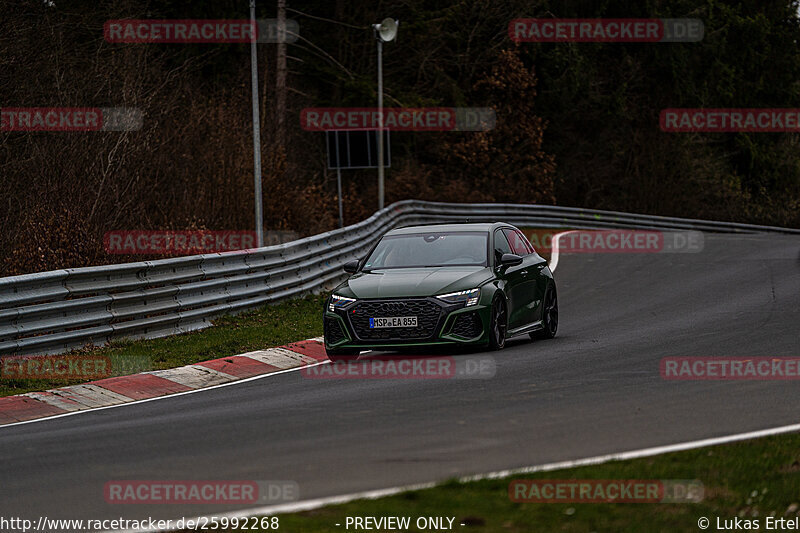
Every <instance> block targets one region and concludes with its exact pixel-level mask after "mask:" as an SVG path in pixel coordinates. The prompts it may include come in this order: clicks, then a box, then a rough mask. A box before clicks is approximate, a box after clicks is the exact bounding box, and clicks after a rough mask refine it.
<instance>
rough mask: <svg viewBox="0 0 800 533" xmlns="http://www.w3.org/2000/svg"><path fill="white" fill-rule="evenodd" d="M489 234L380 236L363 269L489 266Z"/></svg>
mask: <svg viewBox="0 0 800 533" xmlns="http://www.w3.org/2000/svg"><path fill="white" fill-rule="evenodd" d="M486 238H487V234H486V233H485V232H479V231H474V232H472V231H470V232H466V231H459V232H436V233H410V234H407V235H388V236H386V237H384V238H383V239H381V241H380V242H379V243H378V246H376V247H375V249H374V250H373V251H372V253H371V254H370V255H369V257H368V258H367V261H366V262H365V263H364V270H376V269H383V268H412V267H438V266H486V265H487V254H486V250H487V243H486Z"/></svg>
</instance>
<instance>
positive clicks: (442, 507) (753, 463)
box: [264, 434, 800, 533]
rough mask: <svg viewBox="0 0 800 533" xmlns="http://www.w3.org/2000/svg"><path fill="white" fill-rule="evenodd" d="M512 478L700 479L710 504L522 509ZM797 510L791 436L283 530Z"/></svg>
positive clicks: (658, 523) (685, 517) (456, 488)
mask: <svg viewBox="0 0 800 533" xmlns="http://www.w3.org/2000/svg"><path fill="white" fill-rule="evenodd" d="M514 479H540V480H557V479H622V480H632V479H643V480H653V479H683V480H687V479H696V480H699V481H700V482H702V484H703V486H704V498H703V500H702V501H701V502H700V503H680V504H676V503H672V504H662V503H515V502H512V501H510V499H509V494H508V489H509V483H510V481H511V480H514ZM301 492H302V487H301ZM799 505H800V435H798V434H788V435H780V436H774V437H767V438H762V439H757V440H751V441H743V442H739V443H733V444H727V445H721V446H715V447H711V448H701V449H697V450H690V451H683V452H677V453H670V454H666V455H659V456H654V457H650V458H644V459H634V460H629V461H618V462H611V463H606V464H602V465H595V466H587V467H581V468H573V469H568V470H559V471H551V472H543V473H537V474H532V475H520V476H511V477H510V478H506V479H499V480H485V481H477V482H469V483H460V482H458V481H451V482H447V483H444V484H443V485H440V486H437V487H435V488H432V489H426V490H419V491H413V492H406V493H403V494H399V495H396V496H392V497H387V498H381V499H377V500H359V501H354V502H350V503H347V504H342V505H336V506H331V507H325V508H322V509H318V510H314V511H308V512H303V513H296V514H285V515H280V516H279V520H280V530H285V531H298V532H304V533H317V532H329V531H348V530H349V531H354V529H353V526H352V525H351V527H350V528H349V529H346V528H345V524H346V522H345V520H346V518H347V517H348V516H350V517H356V516H360V517H365V516H373V517H381V516H400V517H403V516H408V517H411V527H410V528H408V529H407V530H404V531H421V530H420V529H418V528H416V527H415V525H414V522H415V520H416V519H417V518H418V517H453V518H455V521H454V527H453V530H455V531H469V532H476V533H478V532H480V533H483V532H504V533H522V532H531V531H536V532H538V531H542V532H553V531H563V532H589V531H596V532H606V531H614V532H617V531H636V532H670V533H671V532H675V531H694V532H697V531H702V529H701V528H700V527H698V520H700V519H701V517H706V518H708V519H709V520H710V527H708V529H707V530H708V531H717V518H719V520H720V525H725V524H726V522H724V521H725V520H727V521H728V522H727V524H728V525H729V526H730V527H728V528H727V529H735V528H734V527H733V524H734V523H735V521H736V519H737V518H738V519H739V528H738V529H739V530H742V529H744V528H746V526H745V525H744V521H745V520H750V521H751V527H750V528H748V529H752V528H753V527H752V526H753V525H754V524H753V523H752V521H755V520H757V521H758V527H757V528H755V529H760V530H767V523H766V519H767V517H774V518H786V519H790V518H794V519H797V518H798V511H800V508H799V507H798V506H799ZM337 523H338V524H341V526H336V524H337ZM460 524H464V526H461V525H460ZM796 528H797V526H794V527H791V528H789V527H784V530H785V529H792V530H795V529H796ZM773 530H781V529H780V528H774V529H773ZM264 531H266V530H264Z"/></svg>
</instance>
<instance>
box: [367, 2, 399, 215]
mask: <svg viewBox="0 0 800 533" xmlns="http://www.w3.org/2000/svg"><path fill="white" fill-rule="evenodd" d="M399 25H400V21H399V20H394V19H391V18H385V19H383V21H381V23H380V24H373V25H372V30H373V31H374V32H375V40H377V41H378V209H383V43H388V42H389V41H393V40H394V39H395V37H397V27H398V26H399Z"/></svg>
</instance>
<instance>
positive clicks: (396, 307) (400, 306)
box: [381, 302, 406, 313]
mask: <svg viewBox="0 0 800 533" xmlns="http://www.w3.org/2000/svg"><path fill="white" fill-rule="evenodd" d="M405 310H406V304H405V303H403V302H390V303H385V304H381V312H383V313H400V312H402V311H405Z"/></svg>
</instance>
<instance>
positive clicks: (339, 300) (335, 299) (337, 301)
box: [328, 294, 356, 313]
mask: <svg viewBox="0 0 800 533" xmlns="http://www.w3.org/2000/svg"><path fill="white" fill-rule="evenodd" d="M355 301H356V299H355V298H346V297H344V296H339V295H338V294H331V299H330V300H328V311H330V312H331V313H333V312H334V311H335V310H336V309H339V308H341V307H344V306H346V305H347V304H349V303H352V302H355Z"/></svg>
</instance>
